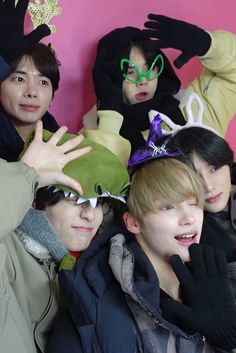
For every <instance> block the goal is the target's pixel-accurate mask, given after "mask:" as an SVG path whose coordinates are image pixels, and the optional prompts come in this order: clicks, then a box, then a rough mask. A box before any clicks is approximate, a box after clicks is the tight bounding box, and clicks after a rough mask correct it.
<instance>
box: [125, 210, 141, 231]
mask: <svg viewBox="0 0 236 353" xmlns="http://www.w3.org/2000/svg"><path fill="white" fill-rule="evenodd" d="M123 220H124V222H125V225H126V227H127V229H128V230H129V231H130V232H131V233H133V234H139V233H140V231H141V230H140V225H139V222H138V221H137V220H136V218H134V217H133V216H132V215H131V214H130V213H129V212H128V211H126V212H125V213H124V215H123Z"/></svg>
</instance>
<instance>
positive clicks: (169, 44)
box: [143, 14, 211, 68]
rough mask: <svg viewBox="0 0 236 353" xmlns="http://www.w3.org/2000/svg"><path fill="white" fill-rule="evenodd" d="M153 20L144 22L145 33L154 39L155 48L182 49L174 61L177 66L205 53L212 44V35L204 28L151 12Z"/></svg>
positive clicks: (150, 15) (150, 17)
mask: <svg viewBox="0 0 236 353" xmlns="http://www.w3.org/2000/svg"><path fill="white" fill-rule="evenodd" d="M148 18H149V19H150V20H151V21H147V22H145V23H144V26H145V27H146V28H148V29H144V30H143V33H145V35H147V36H148V37H149V38H157V39H158V40H155V41H153V45H154V46H155V48H158V49H160V48H174V49H179V50H181V51H182V54H180V55H179V56H178V58H177V59H175V61H174V65H175V66H176V67H177V68H180V67H182V66H183V65H184V64H185V63H186V62H188V61H189V60H190V59H191V58H192V57H194V56H196V55H198V56H201V55H204V54H206V52H207V51H208V49H209V48H210V45H211V37H210V35H209V34H208V33H207V32H205V31H204V30H203V29H201V28H199V27H197V26H195V25H193V24H190V23H187V22H184V21H179V20H175V19H172V18H170V17H166V16H163V15H154V14H149V15H148Z"/></svg>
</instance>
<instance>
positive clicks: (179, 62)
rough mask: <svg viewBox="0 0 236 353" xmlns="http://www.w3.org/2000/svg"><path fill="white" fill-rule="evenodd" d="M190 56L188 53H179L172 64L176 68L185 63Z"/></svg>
mask: <svg viewBox="0 0 236 353" xmlns="http://www.w3.org/2000/svg"><path fill="white" fill-rule="evenodd" d="M191 58H192V56H191V55H188V54H184V53H182V54H180V55H179V56H178V58H177V59H175V60H174V65H175V67H176V68H177V69H180V68H181V67H182V66H183V65H184V64H186V63H187V62H188V61H189V60H190V59H191Z"/></svg>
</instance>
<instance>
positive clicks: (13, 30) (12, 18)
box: [0, 0, 51, 64]
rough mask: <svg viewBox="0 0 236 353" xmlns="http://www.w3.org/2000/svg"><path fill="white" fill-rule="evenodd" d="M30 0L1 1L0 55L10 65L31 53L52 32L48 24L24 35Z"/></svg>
mask: <svg viewBox="0 0 236 353" xmlns="http://www.w3.org/2000/svg"><path fill="white" fill-rule="evenodd" d="M28 3H29V0H19V1H18V3H17V5H16V7H15V0H0V55H1V56H2V57H3V58H4V60H5V61H6V62H7V63H8V64H10V63H11V62H12V61H13V60H15V59H17V58H18V57H20V56H21V55H23V54H25V53H27V52H29V51H30V50H31V48H32V47H33V46H34V45H35V44H36V43H37V42H39V41H40V40H41V39H42V38H43V37H45V36H48V35H49V34H50V33H51V31H50V29H49V27H48V26H47V25H46V24H43V25H40V26H38V27H37V28H36V29H35V30H33V31H32V32H31V33H29V34H27V35H24V19H25V13H26V10H27V7H28Z"/></svg>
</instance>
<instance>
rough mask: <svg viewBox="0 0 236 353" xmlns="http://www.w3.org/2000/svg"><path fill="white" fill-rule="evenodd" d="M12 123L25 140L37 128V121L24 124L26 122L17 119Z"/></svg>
mask: <svg viewBox="0 0 236 353" xmlns="http://www.w3.org/2000/svg"><path fill="white" fill-rule="evenodd" d="M12 123H13V125H14V127H15V129H16V131H17V132H18V134H19V135H20V137H21V138H22V140H23V141H25V140H26V138H27V136H28V135H29V133H30V132H32V131H33V130H34V129H35V125H36V123H32V124H27V125H24V123H20V122H15V121H12Z"/></svg>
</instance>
